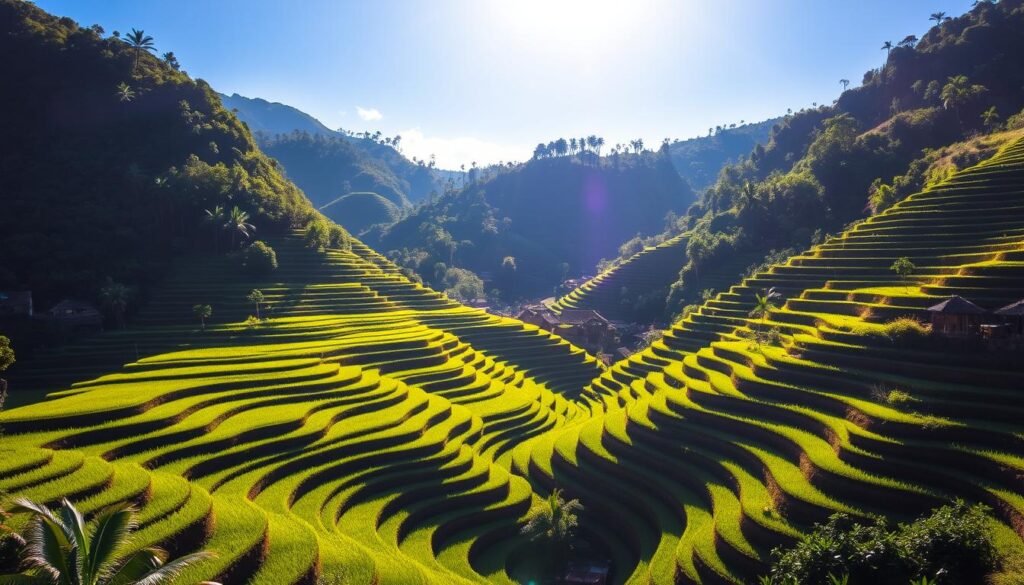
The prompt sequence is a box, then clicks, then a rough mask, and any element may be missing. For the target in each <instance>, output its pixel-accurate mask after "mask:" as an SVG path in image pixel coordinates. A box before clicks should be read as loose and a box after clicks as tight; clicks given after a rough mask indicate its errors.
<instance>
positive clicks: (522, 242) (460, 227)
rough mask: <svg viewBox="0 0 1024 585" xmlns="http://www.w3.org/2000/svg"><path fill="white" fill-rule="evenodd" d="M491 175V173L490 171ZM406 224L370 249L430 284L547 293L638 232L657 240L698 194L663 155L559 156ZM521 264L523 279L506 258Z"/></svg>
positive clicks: (477, 185) (502, 173)
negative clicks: (491, 278)
mask: <svg viewBox="0 0 1024 585" xmlns="http://www.w3.org/2000/svg"><path fill="white" fill-rule="evenodd" d="M484 172H487V171H484ZM484 172H480V173H474V174H473V177H477V178H476V180H475V181H474V182H472V183H471V184H468V185H467V186H466V187H465V188H464V189H461V190H459V191H457V192H454V193H447V194H445V195H444V196H443V197H440V198H438V199H437V200H436V201H434V202H432V203H429V204H427V205H425V206H423V207H421V208H420V209H418V210H417V211H416V212H415V213H413V214H412V215H410V216H409V217H407V218H405V219H403V220H402V221H400V222H398V223H396V224H394V225H392V226H389V227H386V228H384V229H381V230H378V231H376V232H371V233H370V234H367V236H366V238H367V240H366V241H367V244H369V245H370V246H373V247H374V248H376V249H378V250H380V251H381V252H382V253H387V254H389V255H390V256H391V257H393V258H395V259H396V261H397V262H398V263H399V264H400V265H402V266H404V267H406V268H409V269H411V270H413V271H415V272H417V273H418V274H419V275H420V276H421V277H423V278H424V280H425V281H427V282H431V281H432V278H433V275H434V273H435V265H436V264H437V263H445V264H448V265H451V264H453V263H454V264H455V265H457V266H459V267H461V268H468V269H469V270H472V271H474V272H478V273H484V272H491V273H494V274H496V275H497V277H499V278H502V277H504V278H507V279H508V280H509V281H510V282H509V283H508V284H505V285H504V286H502V287H501V288H502V292H503V293H504V294H507V295H508V296H509V297H511V298H515V297H516V296H518V295H537V294H547V293H548V292H549V291H551V290H552V288H553V287H554V286H555V285H556V284H557V283H558V282H560V280H559V279H561V278H563V277H564V276H565V274H566V272H573V273H585V272H589V271H591V270H592V269H593V266H594V265H595V264H597V262H598V261H599V260H600V259H602V258H606V257H611V256H614V255H615V253H616V251H617V250H618V247H619V245H620V244H621V243H622V242H623V241H625V240H627V239H629V238H630V237H632V236H634V235H635V234H637V233H638V232H647V233H650V232H654V231H657V230H658V229H659V228H660V226H663V225H664V218H665V216H666V214H668V213H669V212H676V213H678V212H681V211H682V210H684V209H686V208H687V207H688V206H689V205H690V204H692V202H693V201H694V198H695V195H694V194H693V191H692V190H691V189H690V188H689V186H688V185H687V184H686V182H685V181H683V180H682V179H681V178H680V177H679V175H678V173H676V171H675V169H674V168H673V166H672V163H671V161H670V160H669V159H668V157H667V156H665V155H664V154H663V153H651V152H647V153H644V154H642V155H638V154H630V155H625V154H622V155H618V156H616V157H614V158H612V157H606V158H604V159H598V158H597V157H596V156H590V157H589V158H582V159H577V158H576V157H556V158H543V159H539V160H531V161H529V162H527V163H524V164H521V165H517V166H514V167H512V168H502V169H497V170H496V172H494V174H492V175H489V176H484ZM506 257H511V258H513V260H514V272H515V274H514V278H512V275H511V274H505V275H504V276H501V275H499V274H498V273H500V272H501V271H502V270H503V267H504V270H505V271H506V272H507V271H508V267H507V265H506V264H505V262H504V261H505V258H506Z"/></svg>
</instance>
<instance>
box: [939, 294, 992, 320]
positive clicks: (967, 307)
mask: <svg viewBox="0 0 1024 585" xmlns="http://www.w3.org/2000/svg"><path fill="white" fill-rule="evenodd" d="M928 310H929V311H931V312H932V313H942V314H943V315H984V314H985V309H982V308H981V307H979V306H978V305H975V304H974V303H972V302H971V301H968V300H967V299H965V298H963V297H961V296H957V295H953V296H951V297H949V298H948V299H946V300H944V301H942V302H941V303H939V304H937V305H934V306H931V307H928Z"/></svg>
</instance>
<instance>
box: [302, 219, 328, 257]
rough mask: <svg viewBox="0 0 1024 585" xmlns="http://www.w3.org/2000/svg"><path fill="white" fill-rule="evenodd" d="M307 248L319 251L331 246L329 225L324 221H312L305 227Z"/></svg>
mask: <svg viewBox="0 0 1024 585" xmlns="http://www.w3.org/2000/svg"><path fill="white" fill-rule="evenodd" d="M305 242H306V247H307V248H312V249H314V250H320V249H322V248H326V247H328V246H330V245H331V225H330V224H329V223H327V221H326V220H324V219H314V220H313V221H311V222H309V224H308V225H307V226H306V235H305Z"/></svg>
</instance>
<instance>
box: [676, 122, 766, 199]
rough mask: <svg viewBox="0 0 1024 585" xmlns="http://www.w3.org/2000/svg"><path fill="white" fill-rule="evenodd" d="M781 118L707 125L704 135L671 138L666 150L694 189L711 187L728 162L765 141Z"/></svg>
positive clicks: (699, 189) (742, 156)
mask: <svg viewBox="0 0 1024 585" xmlns="http://www.w3.org/2000/svg"><path fill="white" fill-rule="evenodd" d="M779 121H780V119H779V118H772V119H771V120H765V121H763V122H756V123H752V124H747V123H744V122H740V124H739V125H736V124H728V125H725V126H717V127H713V128H708V135H707V136H698V137H696V138H688V139H686V140H673V141H672V142H671V143H670V144H669V147H668V148H669V153H671V155H672V163H673V164H675V166H676V170H677V171H679V174H680V175H681V176H682V177H683V178H684V179H686V181H687V182H688V183H690V186H691V187H693V189H694V190H695V191H697V192H701V191H703V190H704V189H706V188H708V187H710V186H711V185H713V184H714V183H715V180H716V179H717V178H718V172H719V171H720V170H721V169H722V167H724V166H725V165H727V164H730V163H736V162H740V160H741V159H743V158H746V157H747V155H749V154H750V151H752V150H754V148H755V147H757V145H759V144H761V145H764V144H767V142H768V137H769V136H770V134H771V130H772V127H773V126H774V125H775V124H777V123H778V122H779Z"/></svg>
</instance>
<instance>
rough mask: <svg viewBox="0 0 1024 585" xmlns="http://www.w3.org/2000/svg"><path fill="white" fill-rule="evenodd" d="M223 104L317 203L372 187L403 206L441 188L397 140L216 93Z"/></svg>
mask: <svg viewBox="0 0 1024 585" xmlns="http://www.w3.org/2000/svg"><path fill="white" fill-rule="evenodd" d="M221 99H223V100H224V105H225V107H227V108H229V109H231V108H234V109H236V110H237V115H238V118H239V119H240V120H242V121H243V122H245V123H246V124H247V125H248V126H249V129H250V130H252V132H253V133H254V134H255V135H256V137H257V139H258V140H259V143H260V147H261V148H262V149H263V151H264V152H266V153H267V154H268V155H270V156H272V157H274V158H275V159H277V160H278V161H280V162H281V164H282V165H283V166H284V168H285V172H286V173H287V174H288V178H290V179H291V180H293V181H295V184H296V185H298V186H299V187H300V188H301V189H302V190H303V191H304V192H305V193H306V195H307V196H309V198H310V199H311V200H312V201H313V203H314V204H315V205H316V206H317V207H320V206H322V205H325V204H326V203H328V202H330V201H333V200H334V199H337V198H338V197H341V196H342V195H345V194H347V193H351V192H355V191H372V192H374V193H378V194H380V195H382V196H384V197H385V198H387V199H389V200H391V201H392V202H394V203H395V204H396V205H398V206H400V207H401V206H408V205H409V204H410V202H412V203H418V202H420V201H423V200H425V199H428V198H429V197H430V194H431V193H439V192H440V191H441V190H442V186H441V182H442V181H440V180H439V179H438V177H437V176H436V175H435V172H434V169H433V168H432V167H428V165H427V163H426V161H420V162H419V163H414V162H412V161H410V160H409V159H407V158H405V156H403V155H402V154H401V153H400V152H399V151H398V150H397V149H398V147H399V146H400V139H401V137H399V141H394V142H392V138H387V139H384V138H382V137H380V136H379V134H380V133H379V132H378V133H377V135H371V134H369V133H364V134H352V133H346V132H343V131H341V130H331V129H329V128H327V127H326V126H324V125H323V124H322V123H321V122H320V121H319V120H317V119H316V118H314V117H313V116H310V115H309V114H307V113H305V112H303V111H301V110H298V109H296V108H293V107H291V106H288V105H285V104H280V103H277V102H268V101H266V100H263V99H260V98H247V97H244V96H240V95H238V94H232V95H230V96H225V95H221Z"/></svg>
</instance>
